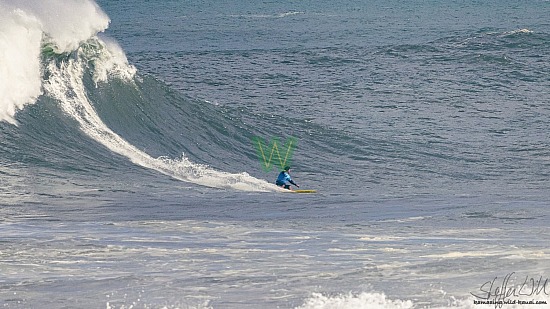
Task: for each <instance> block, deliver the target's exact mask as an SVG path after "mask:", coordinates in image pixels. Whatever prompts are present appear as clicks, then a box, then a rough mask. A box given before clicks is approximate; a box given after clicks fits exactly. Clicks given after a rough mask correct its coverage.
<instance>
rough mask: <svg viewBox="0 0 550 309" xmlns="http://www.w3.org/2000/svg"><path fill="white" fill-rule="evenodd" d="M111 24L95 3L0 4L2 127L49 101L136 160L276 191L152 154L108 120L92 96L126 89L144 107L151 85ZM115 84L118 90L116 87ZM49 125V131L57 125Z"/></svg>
mask: <svg viewBox="0 0 550 309" xmlns="http://www.w3.org/2000/svg"><path fill="white" fill-rule="evenodd" d="M108 24H109V18H108V16H107V15H106V14H105V13H104V12H103V11H102V10H101V9H100V8H99V7H98V5H97V4H96V3H95V2H93V1H76V0H71V1H63V2H59V1H53V0H51V1H12V0H8V1H2V2H0V29H1V30H0V31H1V32H0V51H1V53H2V55H1V56H2V57H1V59H2V60H0V61H1V62H0V121H1V122H4V123H10V124H11V125H12V126H15V129H14V128H11V129H10V130H5V129H3V130H2V131H4V132H6V131H10V132H13V131H14V130H17V126H19V125H20V124H19V123H18V121H17V120H16V118H17V117H16V116H17V113H18V112H20V111H22V110H23V109H28V108H29V106H31V105H32V106H34V105H40V104H46V103H47V102H50V101H53V102H54V106H55V107H54V108H57V109H59V110H60V111H61V114H62V115H61V116H60V117H64V119H69V120H70V121H71V124H73V125H75V126H77V127H78V129H79V131H80V132H81V133H83V134H84V138H89V139H91V140H93V141H95V142H97V143H99V144H100V145H101V146H103V147H106V148H107V149H108V150H110V151H111V152H113V153H116V154H118V155H121V156H123V157H125V158H127V159H128V160H130V161H131V162H133V163H134V164H137V165H139V166H142V167H145V168H149V169H152V170H155V171H158V172H161V173H163V174H166V175H169V176H171V177H173V178H176V179H179V180H182V181H185V182H190V183H194V184H199V185H204V186H209V187H216V188H233V189H239V190H246V191H266V190H273V189H274V186H273V185H271V184H268V183H267V182H265V181H263V180H259V179H256V178H254V177H252V176H250V175H248V174H247V173H236V174H234V173H227V172H222V171H218V170H216V169H213V168H211V167H209V166H207V165H205V164H197V163H194V162H191V161H190V160H189V159H188V158H187V157H186V156H183V155H182V156H181V157H180V158H178V159H172V158H169V157H167V156H162V154H158V155H159V157H156V158H155V157H152V156H151V155H149V154H147V153H146V152H144V151H142V150H140V149H139V148H138V147H136V146H134V145H133V144H132V143H130V142H128V141H127V140H126V139H124V138H122V137H121V136H120V135H119V134H117V133H115V132H114V131H113V130H112V129H111V128H110V127H109V126H108V125H107V124H106V123H105V121H104V120H103V119H102V117H101V116H100V113H98V110H97V109H98V108H103V109H108V108H106V107H105V104H102V103H101V102H96V101H95V100H96V99H98V100H99V101H101V100H102V102H103V103H105V102H107V104H113V105H115V104H116V103H117V100H121V98H122V97H124V100H125V101H127V100H128V97H127V96H126V95H127V93H130V94H131V98H133V99H134V100H135V102H133V104H135V105H143V104H147V103H148V102H143V101H144V100H147V99H148V96H147V95H143V93H144V92H147V91H149V90H148V89H145V90H144V89H142V87H144V85H146V84H147V82H143V80H142V79H140V78H137V77H136V69H135V68H134V67H133V66H132V65H130V64H129V63H128V61H127V59H126V56H125V55H124V52H123V51H122V49H121V48H120V47H119V46H118V44H117V43H116V42H115V41H114V40H112V39H110V38H107V37H105V36H103V35H101V34H100V33H101V32H103V31H104V30H105V29H106V28H107V27H108ZM115 85H121V86H119V87H115ZM158 85H159V84H158V83H157V86H158ZM113 89H117V90H116V91H115V92H113ZM117 92H118V93H117ZM100 99H101V100H100ZM98 105H101V106H98ZM49 112H51V111H49ZM119 115H120V116H121V117H123V116H126V115H123V114H119ZM180 116H182V117H183V116H185V114H184V113H181V114H180ZM31 118H33V117H30V118H29V117H27V118H25V121H37V122H39V121H59V118H56V117H49V118H48V117H45V118H43V119H31ZM34 118H36V117H34ZM138 121H141V122H145V124H144V123H141V124H140V125H141V126H146V127H147V126H148V125H149V126H151V125H152V124H147V123H146V122H147V121H150V119H147V118H142V119H139V120H138ZM179 121H181V122H186V121H189V120H188V119H180V120H179ZM51 125H52V126H49V129H50V130H51V127H53V126H54V124H53V123H52V124H51ZM3 126H4V127H5V125H3ZM35 127H39V125H38V124H36V125H35ZM36 131H37V132H35V133H34V134H36V135H40V132H38V131H40V130H39V129H37V130H36ZM58 133H59V134H60V135H62V134H64V133H61V132H58ZM53 134H56V133H53ZM71 134H72V133H71ZM16 135H17V134H12V135H11V136H10V138H11V139H12V140H11V142H12V143H14V144H17V141H15V139H17V137H16ZM50 135H52V132H50ZM48 138H49V137H48ZM64 138H68V136H66V137H59V136H58V137H57V141H58V142H60V143H62V142H63V139H64ZM37 140H39V138H37ZM51 140H52V139H50V141H51ZM160 143H162V142H160ZM181 150H182V149H180V151H181ZM7 151H9V150H7ZM60 152H61V151H60ZM172 152H173V151H172ZM76 154H78V152H76ZM171 154H173V153H171Z"/></svg>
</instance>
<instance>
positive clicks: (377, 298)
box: [295, 292, 413, 309]
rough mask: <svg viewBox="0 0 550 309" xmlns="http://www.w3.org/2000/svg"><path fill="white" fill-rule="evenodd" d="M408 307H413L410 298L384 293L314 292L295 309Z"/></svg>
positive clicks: (394, 308)
mask: <svg viewBox="0 0 550 309" xmlns="http://www.w3.org/2000/svg"><path fill="white" fill-rule="evenodd" d="M367 308H368V309H407V308H413V302H412V301H410V300H391V299H388V298H387V297H386V295H385V294H383V293H366V292H363V293H360V294H352V293H348V294H341V295H336V296H326V295H323V294H320V293H312V295H311V297H310V298H308V299H307V300H306V301H305V302H304V304H303V305H301V306H299V307H296V308H295V309H367Z"/></svg>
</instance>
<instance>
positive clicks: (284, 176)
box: [275, 166, 300, 190]
mask: <svg viewBox="0 0 550 309" xmlns="http://www.w3.org/2000/svg"><path fill="white" fill-rule="evenodd" d="M275 184H276V185H278V186H279V187H283V188H285V189H288V190H292V189H290V184H293V185H295V186H296V187H298V188H299V187H300V186H299V185H298V184H296V183H295V182H294V181H292V178H291V177H290V166H285V168H284V170H283V171H282V172H280V173H279V177H277V181H275Z"/></svg>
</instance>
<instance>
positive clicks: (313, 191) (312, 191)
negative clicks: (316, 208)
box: [289, 190, 317, 193]
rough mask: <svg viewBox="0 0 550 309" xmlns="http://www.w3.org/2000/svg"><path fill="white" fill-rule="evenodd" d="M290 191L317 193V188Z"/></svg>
mask: <svg viewBox="0 0 550 309" xmlns="http://www.w3.org/2000/svg"><path fill="white" fill-rule="evenodd" d="M289 192H292V193H317V190H292V191H290V190H289Z"/></svg>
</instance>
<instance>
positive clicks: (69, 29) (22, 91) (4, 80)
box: [0, 0, 109, 124]
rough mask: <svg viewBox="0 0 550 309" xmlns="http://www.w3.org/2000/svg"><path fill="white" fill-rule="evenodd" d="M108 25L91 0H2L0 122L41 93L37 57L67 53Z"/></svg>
mask: <svg viewBox="0 0 550 309" xmlns="http://www.w3.org/2000/svg"><path fill="white" fill-rule="evenodd" d="M108 25H109V18H108V17H107V15H106V14H105V13H104V12H103V11H102V10H101V9H100V8H99V6H98V5H97V4H96V3H95V2H93V1H89V0H81V1H79V0H66V1H55V0H3V1H2V3H0V51H1V52H0V56H1V57H2V59H9V60H8V61H1V62H0V121H7V122H9V123H12V124H17V122H16V120H15V114H16V112H17V111H18V110H21V109H23V108H24V107H25V106H26V105H29V104H33V103H35V102H36V100H37V99H38V97H39V96H40V95H41V94H42V79H43V78H42V73H43V72H42V70H41V62H40V60H41V59H40V58H41V52H42V49H43V47H44V46H47V48H48V49H49V50H51V51H52V52H53V53H55V54H60V53H68V52H71V51H74V50H75V49H77V48H78V47H79V46H80V44H81V43H82V42H84V41H86V40H88V39H89V38H90V37H92V36H94V35H95V34H97V33H98V32H101V31H103V30H105V29H106V28H107V27H108Z"/></svg>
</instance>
